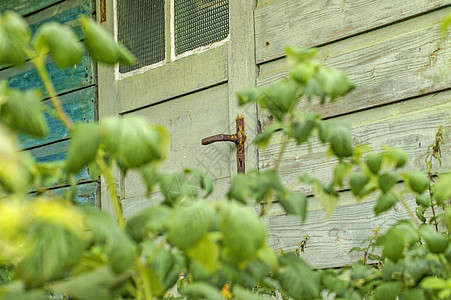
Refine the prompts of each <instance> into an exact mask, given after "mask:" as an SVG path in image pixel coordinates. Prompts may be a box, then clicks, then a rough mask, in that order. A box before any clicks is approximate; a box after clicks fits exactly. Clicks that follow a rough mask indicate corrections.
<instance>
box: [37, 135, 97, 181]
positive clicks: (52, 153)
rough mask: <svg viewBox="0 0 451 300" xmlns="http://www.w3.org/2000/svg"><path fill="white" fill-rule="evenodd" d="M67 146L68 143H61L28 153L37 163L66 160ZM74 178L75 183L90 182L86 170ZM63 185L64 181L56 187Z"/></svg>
mask: <svg viewBox="0 0 451 300" xmlns="http://www.w3.org/2000/svg"><path fill="white" fill-rule="evenodd" d="M68 145H69V142H68V141H61V142H58V143H54V144H50V145H45V146H42V147H39V148H34V149H31V150H29V152H30V153H31V155H32V156H33V157H34V158H35V159H36V161H38V162H51V161H58V160H63V159H65V158H66V156H67V147H68ZM75 177H76V179H77V182H88V181H91V177H90V176H89V171H88V168H85V169H83V170H81V171H80V172H78V174H77V175H76V176H75ZM64 184H66V181H63V182H60V183H58V185H64Z"/></svg>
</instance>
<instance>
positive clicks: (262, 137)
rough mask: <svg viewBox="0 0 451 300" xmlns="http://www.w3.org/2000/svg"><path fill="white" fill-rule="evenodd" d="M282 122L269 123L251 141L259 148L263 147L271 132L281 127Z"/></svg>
mask: <svg viewBox="0 0 451 300" xmlns="http://www.w3.org/2000/svg"><path fill="white" fill-rule="evenodd" d="M283 126H284V125H283V123H280V122H274V123H272V124H271V125H269V126H268V127H267V128H266V129H265V130H263V131H262V132H260V133H259V134H258V135H257V136H256V137H255V139H254V141H253V143H254V144H255V145H256V146H257V147H259V148H263V149H264V148H265V147H266V146H267V145H268V143H269V141H270V139H271V137H272V135H273V133H274V132H276V131H278V130H280V129H282V128H283Z"/></svg>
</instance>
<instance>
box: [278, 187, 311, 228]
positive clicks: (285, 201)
mask: <svg viewBox="0 0 451 300" xmlns="http://www.w3.org/2000/svg"><path fill="white" fill-rule="evenodd" d="M276 196H277V200H278V201H279V203H280V205H281V206H282V207H283V209H284V210H285V211H286V212H287V213H288V214H292V215H296V216H299V217H301V221H305V218H306V216H307V197H306V196H305V195H304V194H300V193H295V192H292V191H288V190H287V191H284V192H279V193H277V194H276Z"/></svg>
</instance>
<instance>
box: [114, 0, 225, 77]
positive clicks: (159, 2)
mask: <svg viewBox="0 0 451 300" xmlns="http://www.w3.org/2000/svg"><path fill="white" fill-rule="evenodd" d="M116 20H117V21H116V26H117V28H116V32H117V38H118V40H119V42H121V43H123V44H124V45H125V46H126V47H127V48H128V49H130V51H131V52H132V53H133V54H134V55H135V56H136V58H137V64H136V65H134V66H125V65H120V66H119V69H118V72H119V73H120V74H123V75H126V73H133V72H131V71H134V70H138V69H149V68H155V67H157V66H160V65H162V64H164V63H165V62H166V61H173V60H177V59H179V58H182V57H185V56H187V55H190V54H192V53H197V52H201V51H204V50H207V49H208V48H211V47H212V46H213V47H214V45H215V44H220V43H221V42H224V41H226V40H227V38H228V35H229V0H166V1H165V0H116ZM168 23H169V24H168ZM143 67H146V68H143Z"/></svg>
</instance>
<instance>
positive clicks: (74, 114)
mask: <svg viewBox="0 0 451 300" xmlns="http://www.w3.org/2000/svg"><path fill="white" fill-rule="evenodd" d="M96 97H97V96H96V88H95V87H92V88H87V89H82V90H79V91H76V92H73V93H69V94H65V95H63V96H61V97H60V100H61V103H62V104H63V108H64V110H65V111H66V113H67V115H68V116H69V118H71V119H72V121H74V122H94V121H95V119H96ZM44 103H45V104H46V105H48V106H49V107H53V105H51V103H50V100H46V101H44ZM46 119H47V124H48V126H49V134H48V135H47V136H46V137H44V138H42V139H35V138H33V137H30V136H27V135H25V134H22V135H20V136H19V141H20V143H21V145H22V148H23V149H27V148H31V147H37V146H41V145H44V144H48V143H53V142H56V141H58V140H61V139H66V138H68V131H67V128H66V127H65V126H64V125H63V124H62V123H61V122H60V121H59V120H58V119H55V118H54V117H52V116H50V115H48V114H46Z"/></svg>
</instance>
